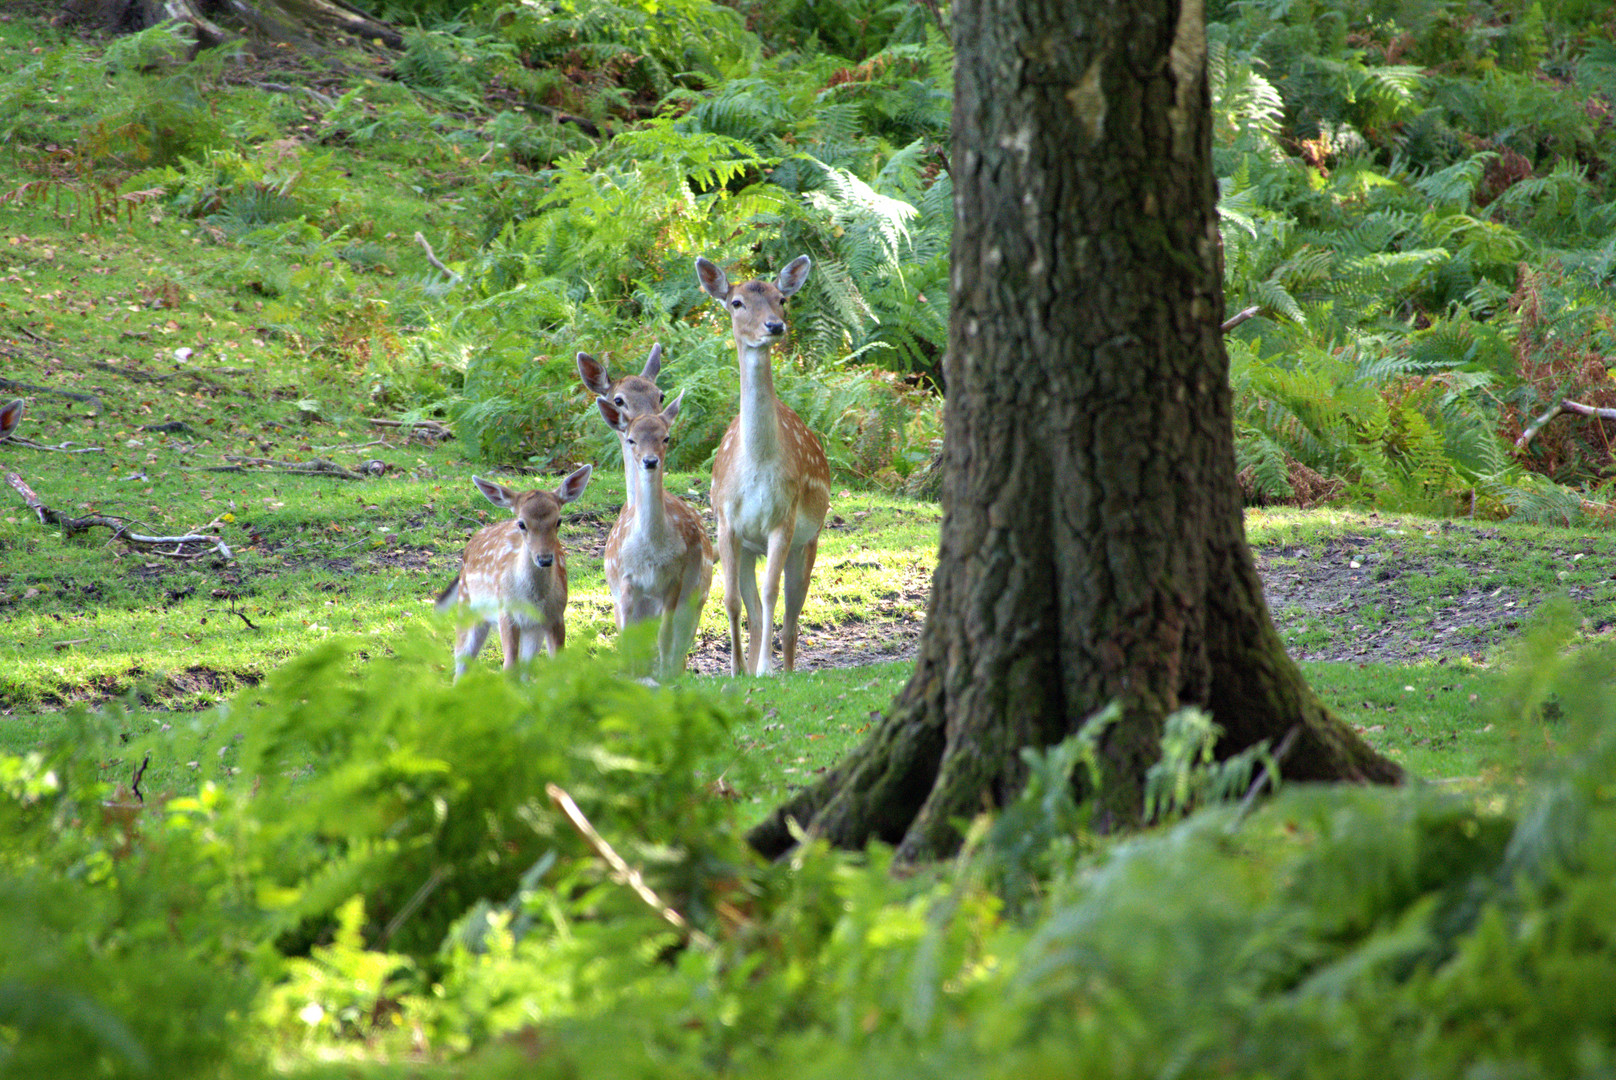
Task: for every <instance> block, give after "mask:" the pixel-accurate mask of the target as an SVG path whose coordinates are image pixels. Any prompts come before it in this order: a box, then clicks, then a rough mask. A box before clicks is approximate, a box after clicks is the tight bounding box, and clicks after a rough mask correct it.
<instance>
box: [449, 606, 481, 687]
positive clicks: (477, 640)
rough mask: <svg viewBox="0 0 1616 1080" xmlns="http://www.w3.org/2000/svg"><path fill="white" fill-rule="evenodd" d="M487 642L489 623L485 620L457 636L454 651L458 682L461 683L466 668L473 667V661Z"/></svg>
mask: <svg viewBox="0 0 1616 1080" xmlns="http://www.w3.org/2000/svg"><path fill="white" fill-rule="evenodd" d="M487 640H488V622H487V620H485V619H478V620H477V621H476V622H474V623H472V624H471V625H470V626H468V627H466V628H465V629H464V630H462V631H460V633H459V634H457V635H456V640H455V651H454V658H455V674H454V677H455V681H456V682H459V681H460V676H462V675H464V674H465V673H466V668H468V667H470V666H471V661H472V659H473V658H475V657H476V655H477V651H478V650H479V649H481V648H482V647H483V642H485V641H487Z"/></svg>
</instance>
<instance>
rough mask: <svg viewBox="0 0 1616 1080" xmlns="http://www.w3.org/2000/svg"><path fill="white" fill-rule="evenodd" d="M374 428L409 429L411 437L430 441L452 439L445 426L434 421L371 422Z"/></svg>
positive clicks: (447, 427) (451, 433) (452, 434)
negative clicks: (423, 436) (422, 437)
mask: <svg viewBox="0 0 1616 1080" xmlns="http://www.w3.org/2000/svg"><path fill="white" fill-rule="evenodd" d="M371 424H373V425H374V426H376V427H396V428H409V429H410V434H411V435H425V436H427V437H428V438H432V439H452V438H454V432H453V431H450V430H449V426H448V425H447V424H442V423H439V422H438V421H436V420H372V421H371Z"/></svg>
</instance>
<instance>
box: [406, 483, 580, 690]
mask: <svg viewBox="0 0 1616 1080" xmlns="http://www.w3.org/2000/svg"><path fill="white" fill-rule="evenodd" d="M591 468H592V467H591V466H589V465H585V466H584V467H583V468H581V469H579V470H577V471H576V472H574V473H573V474H572V475H570V476H568V477H567V478H566V479H565V480H563V481H561V486H560V487H557V488H556V489H555V490H554V491H522V492H518V491H515V490H513V489H512V488H508V487H506V486H505V485H504V484H499V483H495V482H494V481H492V480H484V479H482V478H481V477H478V476H474V477H472V478H471V482H472V483H473V484H475V485H477V490H478V491H480V492H482V493H483V496H484V497H485V498H487V499H488V501H489V502H491V503H493V504H494V505H495V506H501V507H504V508H505V509H507V510H510V511H511V514H512V516H511V517H510V518H509V519H507V520H505V521H500V522H496V523H495V524H493V525H487V526H484V527H483V528H481V529H479V530H477V532H476V533H475V534H474V535H473V536H472V538H471V540H470V541H469V542H468V543H467V544H466V550H465V553H464V554H463V555H462V556H461V560H460V576H459V577H457V578H455V579H454V581H453V582H451V583H450V585H449V587H448V588H447V589H444V590H443V592H442V593H441V594H440V595H439V596H438V602H437V607H438V610H439V611H440V612H444V613H447V612H449V611H452V610H453V609H454V608H455V606H456V605H457V604H464V605H466V606H468V607H469V608H470V609H471V610H472V611H473V612H475V613H476V614H477V621H476V622H474V623H472V624H471V625H470V626H467V627H463V628H461V629H460V630H458V631H457V632H456V633H455V650H454V657H455V678H456V679H458V678H460V676H461V675H463V674H465V671H466V668H467V666H468V665H469V664H470V663H471V661H472V659H473V658H474V657H475V656H476V655H477V651H478V650H479V649H481V648H482V647H483V642H484V641H485V640H487V638H488V631H489V630H490V629H492V628H493V627H494V626H496V625H497V626H498V627H499V643H500V646H501V647H502V648H503V649H504V652H505V670H507V671H509V670H510V669H511V668H513V667H515V666H516V665H517V664H518V663H525V662H527V661H529V660H532V659H533V657H535V656H536V655H538V651H539V647H540V645H543V646H544V649H545V651H546V652H548V653H549V654H550V655H551V656H554V655H555V654H556V651H557V650H559V649H560V648H561V647H562V645H564V644H565V643H566V637H567V628H566V623H565V616H566V607H567V553H566V549H565V548H563V547H562V546H561V538H560V536H559V534H558V530H559V528H560V525H561V508H562V506H564V505H566V504H567V503H570V502H572V501H573V500H574V499H576V498H578V496H580V495H582V494H583V493H584V488H585V487H587V486H588V484H589V474H590V471H591Z"/></svg>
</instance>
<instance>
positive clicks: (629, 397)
mask: <svg viewBox="0 0 1616 1080" xmlns="http://www.w3.org/2000/svg"><path fill="white" fill-rule="evenodd" d="M661 371H662V344H661V342H658V343H657V344H655V345H652V346H651V355H650V356H649V357H648V358H647V359H646V361H645V367H643V368H641V369H640V373H639V374H638V375H624V376H621V377H620V378H616V379H614V378H612V377H611V374H610V373H609V372H608V371H607V370H606V365H605V364H603V363H601V362H600V361H599V360H596V359H595V358H594V357H593V356H590V355H589V354H588V353H584V352H581V353H579V354H578V375H579V377H580V378H582V379H583V381H584V385H585V386H586V387H588V388H589V389H590V390H591V391H593V392H594V394H595V396H596V397H597V398H603V399H605V400H606V401H609V402H611V403H612V404H613V405H614V406H616V408H617V409H618V411H619V412H621V413H623V415H625V416H627V417H628V418H629V419H631V420H632V419H633V418H634V417H636V416H645V415H647V414H648V413H654V412H656V411H657V410H658V409H660V408H662V402H663V399H664V398H666V397H667V395H666V394H664V393H663V392H662V391H661V390H660V389H658V387H657V384H656V378H657V375H658V374H660V373H661ZM617 441H618V443H619V445H621V446H622V448H623V477H624V480H625V483H626V485H627V495H626V496H625V498H627V500H628V503H629V505H631V506H632V505H633V504H634V498H635V495H634V466H633V464H632V463H631V462H630V461H629V459H628V446H627V444H626V443H624V442H623V433H622V432H621V431H619V432H618V433H617Z"/></svg>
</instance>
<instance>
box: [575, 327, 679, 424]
mask: <svg viewBox="0 0 1616 1080" xmlns="http://www.w3.org/2000/svg"><path fill="white" fill-rule="evenodd" d="M661 371H662V343H661V342H658V343H656V344H655V345H652V346H651V355H650V356H649V357H648V358H647V359H646V361H645V367H643V368H641V369H640V373H639V374H638V375H624V376H622V377H621V378H618V379H613V378H612V377H611V373H610V372H608V371H607V370H606V365H605V364H603V363H601V362H600V361H599V360H596V359H595V358H594V357H593V356H590V355H589V354H588V353H584V352H581V353H579V354H578V375H579V377H581V378H582V379H583V381H584V385H585V386H587V387H588V388H589V389H590V390H591V391H593V392H594V394H595V396H596V397H601V398H605V399H606V400H607V401H610V402H611V403H612V404H613V405H616V406H617V407H618V408H619V409H623V410H625V411H626V412H627V413H628V415H630V416H642V415H644V414H645V413H648V412H655V411H656V410H657V409H659V408H661V407H662V402H663V399H664V398H666V397H667V395H666V394H664V393H663V392H662V391H661V390H659V389H658V388H657V384H656V378H657V375H659V374H660V373H661Z"/></svg>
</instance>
